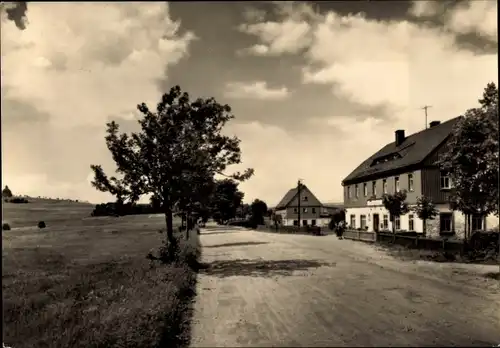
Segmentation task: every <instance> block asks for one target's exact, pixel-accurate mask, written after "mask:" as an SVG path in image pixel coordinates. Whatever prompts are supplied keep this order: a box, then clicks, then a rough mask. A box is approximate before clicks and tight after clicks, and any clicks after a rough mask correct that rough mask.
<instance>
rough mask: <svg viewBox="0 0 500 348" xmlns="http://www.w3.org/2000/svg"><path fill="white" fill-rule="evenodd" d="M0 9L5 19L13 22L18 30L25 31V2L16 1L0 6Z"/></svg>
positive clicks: (26, 7) (26, 5)
mask: <svg viewBox="0 0 500 348" xmlns="http://www.w3.org/2000/svg"><path fill="white" fill-rule="evenodd" d="M0 8H1V9H2V10H3V9H5V12H6V13H7V19H8V20H10V21H13V22H14V23H15V25H16V27H17V28H18V29H20V30H24V29H26V21H27V18H26V12H27V11H28V3H27V2H26V1H16V2H9V3H2V4H0Z"/></svg>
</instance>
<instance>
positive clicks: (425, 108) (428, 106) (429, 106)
mask: <svg viewBox="0 0 500 348" xmlns="http://www.w3.org/2000/svg"><path fill="white" fill-rule="evenodd" d="M428 108H432V105H425V106H424V107H423V108H422V109H423V110H424V111H425V129H427V109H428Z"/></svg>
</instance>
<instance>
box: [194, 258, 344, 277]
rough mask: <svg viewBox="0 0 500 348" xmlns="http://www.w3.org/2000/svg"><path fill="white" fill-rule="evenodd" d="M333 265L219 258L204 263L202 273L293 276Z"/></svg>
mask: <svg viewBox="0 0 500 348" xmlns="http://www.w3.org/2000/svg"><path fill="white" fill-rule="evenodd" d="M331 265H333V266H334V265H335V264H332V263H328V262H321V261H317V260H249V259H240V260H218V261H213V262H210V263H208V264H204V267H202V269H201V270H200V273H202V274H207V275H211V276H214V277H219V278H225V277H232V276H244V277H273V276H291V275H292V274H293V272H295V271H306V270H308V269H311V268H318V267H321V266H331Z"/></svg>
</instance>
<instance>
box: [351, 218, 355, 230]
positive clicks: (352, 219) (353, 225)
mask: <svg viewBox="0 0 500 348" xmlns="http://www.w3.org/2000/svg"><path fill="white" fill-rule="evenodd" d="M351 228H356V215H351Z"/></svg>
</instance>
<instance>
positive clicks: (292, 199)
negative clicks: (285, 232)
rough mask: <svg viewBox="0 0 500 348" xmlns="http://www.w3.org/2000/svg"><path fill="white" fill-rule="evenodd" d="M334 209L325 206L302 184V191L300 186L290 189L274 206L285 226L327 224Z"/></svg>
mask: <svg viewBox="0 0 500 348" xmlns="http://www.w3.org/2000/svg"><path fill="white" fill-rule="evenodd" d="M299 202H300V204H299ZM299 206H300V207H299ZM299 209H300V214H299ZM334 209H335V208H334V207H326V206H324V205H323V204H322V203H321V202H320V201H319V200H318V198H316V196H315V195H314V194H313V193H312V192H311V190H309V188H308V187H307V186H306V185H304V184H302V185H301V186H300V191H299V189H298V187H294V188H292V189H290V190H288V192H287V193H286V194H285V196H284V197H283V198H282V199H281V201H280V202H279V203H278V205H277V206H276V207H275V208H274V213H275V214H276V215H280V216H281V221H282V224H283V226H327V225H328V223H329V222H330V216H331V214H332V213H333V211H334ZM299 215H300V221H299Z"/></svg>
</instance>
